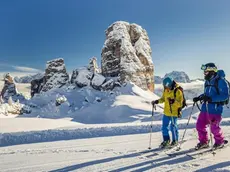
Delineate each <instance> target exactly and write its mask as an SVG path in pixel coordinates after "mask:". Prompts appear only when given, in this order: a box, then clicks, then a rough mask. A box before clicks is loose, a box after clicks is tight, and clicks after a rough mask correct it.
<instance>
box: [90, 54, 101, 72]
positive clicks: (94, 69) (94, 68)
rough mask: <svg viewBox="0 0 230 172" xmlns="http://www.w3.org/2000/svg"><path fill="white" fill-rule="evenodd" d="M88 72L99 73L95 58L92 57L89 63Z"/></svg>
mask: <svg viewBox="0 0 230 172" xmlns="http://www.w3.org/2000/svg"><path fill="white" fill-rule="evenodd" d="M88 70H89V71H90V72H93V73H101V70H100V68H99V67H98V65H97V58H96V57H92V58H91V59H90V61H89V65H88Z"/></svg>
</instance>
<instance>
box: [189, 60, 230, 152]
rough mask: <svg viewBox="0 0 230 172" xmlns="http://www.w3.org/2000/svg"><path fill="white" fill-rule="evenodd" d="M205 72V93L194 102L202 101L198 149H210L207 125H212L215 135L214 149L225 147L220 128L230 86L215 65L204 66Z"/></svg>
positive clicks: (198, 124) (198, 128)
mask: <svg viewBox="0 0 230 172" xmlns="http://www.w3.org/2000/svg"><path fill="white" fill-rule="evenodd" d="M201 69H202V70H203V71H204V79H205V84H204V93H203V94H201V95H200V96H198V97H194V98H193V101H194V102H198V101H201V103H202V107H201V112H200V114H199V117H198V119H197V123H196V129H197V132H198V135H199V143H198V144H197V146H196V147H195V148H196V149H201V148H207V147H209V138H208V132H207V125H210V127H211V128H210V129H211V132H212V134H213V135H214V139H215V144H214V145H213V148H214V149H217V148H221V147H223V146H224V136H223V132H222V130H221V128H220V122H221V119H222V116H221V114H222V113H223V105H224V104H227V103H228V98H229V84H228V81H226V80H225V73H224V71H223V70H217V67H216V65H215V64H214V63H207V64H205V65H202V67H201Z"/></svg>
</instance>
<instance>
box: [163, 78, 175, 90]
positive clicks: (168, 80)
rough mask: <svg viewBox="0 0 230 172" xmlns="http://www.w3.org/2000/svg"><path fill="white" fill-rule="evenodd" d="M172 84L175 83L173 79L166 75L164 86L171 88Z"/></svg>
mask: <svg viewBox="0 0 230 172" xmlns="http://www.w3.org/2000/svg"><path fill="white" fill-rule="evenodd" d="M172 84H173V79H172V78H171V77H166V78H165V79H164V80H163V86H164V87H168V88H171V87H172Z"/></svg>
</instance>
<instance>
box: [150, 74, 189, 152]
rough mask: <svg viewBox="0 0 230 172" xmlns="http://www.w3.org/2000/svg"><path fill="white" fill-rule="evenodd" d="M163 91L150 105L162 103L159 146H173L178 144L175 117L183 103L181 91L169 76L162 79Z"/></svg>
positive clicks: (178, 115) (179, 113) (177, 115)
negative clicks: (162, 113) (161, 136)
mask: <svg viewBox="0 0 230 172" xmlns="http://www.w3.org/2000/svg"><path fill="white" fill-rule="evenodd" d="M163 86H164V92H163V95H162V97H161V98H160V99H158V100H155V101H152V105H153V106H154V105H155V104H158V103H164V115H163V118H162V135H163V142H162V143H161V145H160V147H161V148H164V147H168V146H170V145H171V146H175V145H177V144H178V125H177V119H178V117H180V116H181V107H182V105H183V99H184V97H183V92H182V91H181V90H180V89H178V87H179V85H178V84H177V83H176V82H175V81H174V80H173V79H172V78H170V77H166V78H165V79H164V80H163ZM169 125H170V130H171V132H172V142H170V135H169Z"/></svg>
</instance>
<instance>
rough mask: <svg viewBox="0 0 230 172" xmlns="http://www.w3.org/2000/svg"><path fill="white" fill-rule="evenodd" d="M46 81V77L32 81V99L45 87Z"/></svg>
mask: <svg viewBox="0 0 230 172" xmlns="http://www.w3.org/2000/svg"><path fill="white" fill-rule="evenodd" d="M44 80H45V77H43V78H40V79H35V80H32V81H31V91H30V94H31V97H33V96H34V95H35V94H37V93H40V91H41V90H42V87H43V85H44V84H45V81H44Z"/></svg>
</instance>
